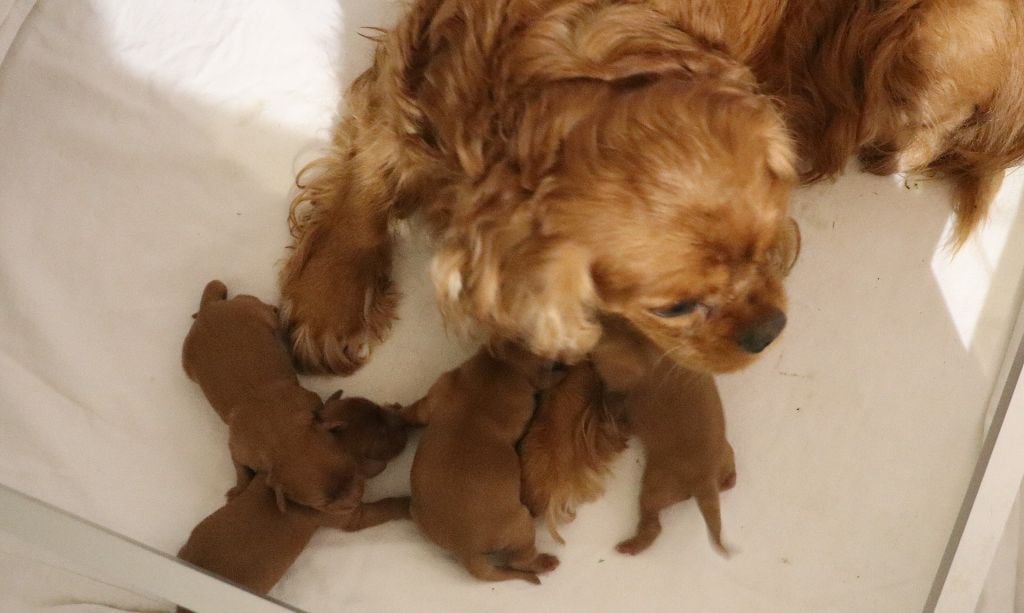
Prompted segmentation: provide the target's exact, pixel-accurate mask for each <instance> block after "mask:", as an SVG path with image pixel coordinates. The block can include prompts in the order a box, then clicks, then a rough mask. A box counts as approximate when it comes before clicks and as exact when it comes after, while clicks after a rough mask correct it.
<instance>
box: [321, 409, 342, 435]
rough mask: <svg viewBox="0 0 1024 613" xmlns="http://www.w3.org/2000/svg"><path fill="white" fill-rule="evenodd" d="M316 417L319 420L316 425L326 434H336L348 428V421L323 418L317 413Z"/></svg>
mask: <svg viewBox="0 0 1024 613" xmlns="http://www.w3.org/2000/svg"><path fill="white" fill-rule="evenodd" d="M317 417H318V418H319V419H318V421H317V423H318V425H319V426H320V427H321V428H323V429H324V430H327V431H328V432H333V433H335V434H337V433H339V432H341V431H342V430H344V429H345V428H347V427H348V420H346V419H343V418H341V417H331V416H329V415H328V416H324V415H321V414H320V413H317Z"/></svg>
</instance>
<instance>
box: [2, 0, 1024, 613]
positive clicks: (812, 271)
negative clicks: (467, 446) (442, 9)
mask: <svg viewBox="0 0 1024 613" xmlns="http://www.w3.org/2000/svg"><path fill="white" fill-rule="evenodd" d="M30 5H31V3H26V2H23V1H21V0H0V56H2V54H3V51H4V48H5V47H4V44H3V43H4V42H5V40H7V37H8V36H11V35H12V34H13V33H12V26H11V24H12V23H14V22H13V21H3V19H4V17H5V10H4V9H5V8H8V9H9V12H7V13H6V14H7V15H11V14H14V13H13V11H19V10H20V11H22V14H23V13H24V12H26V9H27V7H28V6H30ZM397 12H398V9H397V8H396V7H395V6H394V5H392V3H390V2H387V3H384V2H381V3H374V2H366V1H365V0H341V1H340V2H338V1H337V0H306V1H305V2H302V3H295V2H288V1H286V0H278V1H273V0H260V1H257V2H252V3H242V2H236V1H230V0H220V1H207V2H202V3H186V2H159V1H157V0H147V1H145V2H141V1H140V2H124V1H118V0H90V1H88V2H87V1H85V0H81V1H77V2H57V1H44V2H40V3H38V5H37V6H35V8H34V9H33V10H32V13H31V14H29V16H28V19H27V20H26V21H25V23H24V25H23V26H22V27H21V29H20V32H18V34H17V37H16V38H13V44H12V45H11V47H10V50H9V52H8V53H7V55H6V57H5V58H4V59H3V62H2V64H0V146H2V153H0V339H3V340H2V341H0V482H3V483H5V484H7V485H10V486H12V487H15V488H17V489H20V490H22V491H24V492H27V493H29V494H31V495H33V496H36V497H39V498H42V499H43V500H46V501H48V502H51V503H53V504H56V505H58V506H61V507H63V508H65V509H68V510H70V511H72V512H74V513H78V514H80V515H82V516H84V517H86V518H87V519H90V520H93V521H96V522H98V523H100V524H102V525H105V526H108V527H110V528H112V529H114V530H117V531H119V532H122V533H124V534H126V535H128V536H130V537H132V538H135V539H138V540H141V541H143V542H145V543H148V544H151V545H153V546H155V547H157V548H160V549H162V550H165V551H168V552H174V551H176V550H177V548H178V547H179V546H180V545H181V544H182V543H183V541H184V539H185V538H186V537H187V535H188V533H189V530H190V529H191V527H192V526H193V525H194V524H195V523H197V522H198V521H199V520H200V519H201V518H202V517H204V516H205V515H206V514H208V513H210V512H211V511H213V510H214V509H215V508H216V507H217V506H219V505H220V504H221V502H222V500H223V494H224V492H225V491H226V489H227V488H228V487H229V485H230V483H231V480H232V476H233V473H232V470H231V466H230V463H229V461H228V453H227V446H226V432H225V429H224V426H223V425H222V423H221V422H220V420H219V419H218V418H217V416H216V414H215V413H214V412H213V411H212V410H211V409H210V408H209V407H208V405H207V404H206V402H205V401H204V399H203V398H202V396H201V394H200V392H199V390H198V388H197V387H196V386H194V385H193V384H192V383H191V382H189V381H188V380H187V378H186V377H185V375H184V374H183V373H182V371H181V368H180V364H179V351H180V343H181V340H182V338H183V336H184V334H185V332H186V331H187V329H188V326H189V324H190V322H191V320H190V318H189V315H190V314H191V313H192V312H193V311H194V310H195V306H196V304H197V300H198V295H199V292H200V290H201V289H202V286H203V284H204V283H205V282H206V281H207V280H209V279H211V278H215V277H216V278H221V279H223V280H224V281H225V282H226V283H227V284H228V287H229V289H230V290H232V291H233V292H234V291H243V292H246V293H253V294H256V295H259V296H262V297H264V298H265V299H267V300H274V299H276V296H277V288H276V265H277V263H278V262H279V260H280V258H282V256H283V255H284V253H285V246H286V245H287V243H288V236H287V230H286V225H285V215H286V208H287V201H288V197H289V193H290V192H289V190H290V186H291V184H292V180H293V177H294V173H295V170H296V169H297V168H298V167H300V166H301V164H302V162H303V161H304V160H307V159H309V158H310V157H311V156H312V155H314V154H315V151H316V148H317V147H318V146H319V144H320V143H322V142H323V140H324V139H325V138H326V135H327V133H328V132H327V130H328V128H329V126H330V122H331V117H332V114H333V111H334V108H335V106H336V104H337V103H338V98H339V94H340V92H341V90H342V85H341V84H342V83H344V82H347V81H348V80H349V79H350V78H351V77H352V76H354V75H355V74H357V73H358V71H359V70H361V69H362V68H363V67H365V65H366V64H367V62H368V60H369V53H370V44H369V43H368V42H367V41H366V40H364V39H362V38H360V37H359V36H357V28H358V27H359V26H364V25H369V26H374V25H386V24H388V23H390V22H391V20H392V19H393V18H394V15H396V14H397ZM15 29H16V28H15ZM912 187H913V189H907V188H906V187H905V186H904V185H903V184H902V183H900V182H899V181H898V180H895V179H893V178H875V177H868V176H864V175H860V174H857V173H855V172H853V171H852V170H851V173H850V174H849V175H848V176H846V177H845V178H843V179H842V180H841V181H839V182H838V183H836V184H833V185H824V186H819V187H815V188H813V189H809V190H804V191H802V192H801V193H800V194H799V195H798V197H797V201H796V204H795V215H796V217H797V218H798V220H799V221H800V222H801V224H802V228H803V233H804V253H803V257H802V260H801V262H800V263H799V265H798V267H797V269H796V270H795V272H794V275H793V277H792V279H791V283H790V288H791V308H790V327H789V329H788V331H787V332H786V334H785V336H784V337H783V339H782V340H781V341H780V342H779V343H777V344H776V345H775V346H773V348H772V349H771V350H770V351H768V352H767V354H766V355H765V357H764V359H763V360H761V361H760V362H759V363H758V364H757V365H756V366H755V367H753V368H751V369H750V370H748V371H746V372H743V373H740V374H736V375H731V376H728V377H723V378H721V386H722V391H723V396H724V400H725V402H726V410H727V418H728V420H729V434H730V438H731V440H732V443H733V445H734V446H735V448H736V452H737V459H738V467H739V484H738V486H737V488H736V489H735V490H733V491H731V492H729V493H727V494H725V495H724V498H723V514H724V518H723V519H724V526H725V534H726V538H727V540H728V541H729V542H730V543H732V544H733V545H734V546H735V547H736V548H737V549H738V550H739V552H740V553H739V554H738V555H736V556H734V557H733V559H731V560H728V561H727V560H724V559H722V558H720V557H718V556H717V555H716V554H715V553H714V552H713V551H712V549H711V547H710V546H709V545H708V542H707V539H706V537H705V534H704V528H703V525H702V523H701V520H700V518H699V514H698V513H697V511H696V509H695V508H694V507H693V506H692V505H690V504H684V505H680V506H679V507H677V508H675V509H673V510H672V511H670V512H668V513H666V515H665V517H664V523H665V526H666V529H665V531H664V533H663V535H662V536H661V538H660V539H659V541H658V542H657V543H656V544H655V545H654V547H653V548H652V549H651V550H650V551H649V552H647V553H645V554H644V555H642V556H640V557H638V558H635V559H633V558H625V557H622V556H620V555H618V554H616V553H615V552H614V551H613V549H612V547H613V545H614V544H615V543H616V542H617V541H618V540H619V539H620V538H622V537H624V536H626V535H628V534H630V533H631V529H632V527H633V522H634V521H635V511H634V507H635V496H636V493H637V489H638V486H637V478H638V476H639V474H640V470H641V465H640V463H641V461H640V459H639V456H638V454H637V453H636V450H635V445H634V448H633V449H630V450H629V452H627V453H626V454H625V455H623V457H622V458H621V459H620V461H619V462H618V463H617V464H616V471H615V477H614V479H612V480H611V482H610V483H609V491H608V495H607V496H606V497H605V498H604V499H603V500H601V501H600V502H598V503H596V504H593V505H591V506H588V507H585V508H583V509H581V512H580V514H579V518H578V519H577V521H576V522H575V524H573V525H572V526H570V527H568V528H567V529H566V530H565V531H564V532H563V534H564V536H565V537H566V538H567V540H568V544H567V545H566V546H564V547H557V546H555V545H554V544H553V543H552V541H551V540H550V538H548V537H547V535H541V537H540V542H541V543H542V549H547V550H549V551H552V552H554V553H556V554H558V555H559V556H560V557H561V559H562V566H561V567H560V568H559V569H558V570H557V571H556V572H554V573H553V574H551V575H550V576H549V577H546V578H545V581H544V585H543V586H541V587H533V586H528V585H526V584H522V585H519V584H514V583H506V584H501V585H485V584H481V583H477V582H475V581H473V580H471V579H470V578H469V577H468V575H467V574H466V573H465V572H464V571H463V570H462V569H461V568H460V567H458V566H456V565H455V564H454V563H452V562H451V561H450V560H449V559H447V557H446V555H445V554H444V553H443V552H441V551H439V550H438V549H436V548H434V547H433V546H431V545H429V544H427V543H426V542H425V541H424V540H423V539H421V538H420V537H419V536H418V534H417V533H416V531H415V529H414V527H413V526H412V525H411V524H404V523H403V524H393V525H387V526H383V527H381V528H377V529H373V530H368V531H365V532H362V533H357V534H341V533H332V532H327V531H321V532H320V533H318V534H317V535H316V537H315V538H314V540H313V543H312V544H311V545H310V547H309V548H308V550H307V551H306V552H305V553H304V554H303V556H302V557H301V558H300V559H299V561H298V562H297V563H296V565H295V566H294V568H293V569H292V570H291V572H290V573H289V574H288V575H287V576H286V577H285V579H284V580H283V581H282V582H281V584H280V585H279V586H278V587H277V588H276V589H275V591H274V592H273V595H275V596H277V597H279V598H281V599H283V600H285V601H288V602H290V603H294V604H296V605H298V606H300V607H302V608H306V609H309V610H315V611H346V612H348V611H409V610H415V611H428V610H439V611H440V610H489V611H505V610H508V611H512V610H517V611H524V610H528V611H566V610H586V611H623V610H629V609H633V608H635V609H637V610H645V611H660V610H665V611H669V610H673V611H676V610H699V611H709V612H714V611H723V612H733V611H768V612H770V611H780V612H782V611H785V612H793V611H816V612H817V611H876V612H881V611H894V612H896V611H898V612H905V611H909V610H916V609H918V608H920V606H921V605H922V604H923V602H924V598H925V596H926V593H927V590H928V587H929V585H930V583H931V580H932V576H933V574H934V572H935V569H936V566H937V564H938V561H939V557H940V555H941V552H942V549H943V547H944V545H945V542H946V538H947V534H948V532H949V530H950V529H951V527H952V525H953V520H954V518H955V516H956V512H957V510H958V508H959V504H960V499H961V497H962V494H963V492H964V489H965V487H966V484H967V482H968V479H969V477H970V473H971V470H972V469H973V465H974V460H975V457H976V455H977V452H978V449H979V442H980V435H981V432H982V428H983V423H984V407H985V402H986V400H987V398H988V394H989V391H990V388H991V385H992V382H993V378H994V377H995V375H996V370H997V369H998V365H999V360H1000V358H1001V356H1002V351H1003V344H1004V343H1005V337H1006V333H1007V327H1008V325H1009V319H1010V314H1011V313H1013V312H1014V311H1015V309H1016V306H1017V304H1018V301H1019V291H1018V290H1019V287H1020V283H1021V278H1020V277H1021V270H1022V269H1024V266H1022V264H1024V240H1021V239H1022V238H1024V222H1022V220H1021V218H1020V216H1019V215H1018V209H1019V203H1020V195H1021V193H1022V181H1021V179H1020V177H1018V176H1013V177H1011V178H1010V179H1009V180H1008V181H1007V184H1006V186H1005V187H1004V189H1003V192H1002V194H1001V196H1000V199H999V202H998V205H997V209H996V211H995V212H994V214H993V217H992V220H991V222H990V223H989V224H988V226H987V227H986V229H985V232H984V233H983V235H982V236H981V237H980V238H979V240H976V241H973V242H972V243H970V244H969V245H968V246H967V247H966V248H965V249H964V250H963V251H962V252H961V254H960V255H959V256H958V257H957V258H956V259H955V260H952V261H951V260H950V258H949V256H948V254H946V253H945V252H942V251H941V250H940V251H938V252H936V250H937V248H939V247H941V245H942V242H943V240H944V238H943V232H944V231H945V229H946V223H947V217H948V207H947V204H946V203H947V195H946V191H945V188H944V187H943V186H942V185H937V184H923V185H921V186H912ZM402 254H403V257H402V258H401V262H400V264H399V268H400V272H399V277H400V284H401V287H402V289H403V290H404V291H405V293H406V297H405V300H404V302H403V306H402V311H401V316H402V320H401V322H400V323H399V324H398V326H397V328H396V330H395V333H394V335H393V336H392V338H391V340H390V341H389V342H388V343H386V344H385V345H384V346H382V347H381V348H380V350H379V351H378V352H377V353H376V354H375V357H374V359H373V361H372V362H371V364H370V365H369V366H368V367H367V368H365V369H364V370H363V371H361V372H360V373H358V374H357V375H356V376H354V377H351V378H348V379H323V378H320V379H307V380H306V381H307V383H308V384H309V385H310V386H311V387H313V388H314V389H316V390H318V391H320V392H324V393H327V392H330V391H333V390H334V389H336V388H337V387H343V388H344V389H345V390H346V392H347V393H350V394H362V395H366V396H369V397H371V398H374V399H377V400H380V401H399V402H408V401H411V400H414V399H415V398H416V397H418V395H420V394H422V393H423V392H424V391H425V390H426V388H427V386H428V385H429V384H430V383H431V382H432V380H433V379H434V378H435V377H436V376H437V375H438V374H439V373H440V372H442V371H443V370H445V369H447V368H449V367H451V366H453V365H455V364H456V363H458V362H459V361H460V359H461V357H462V356H463V355H465V352H466V350H467V349H468V348H466V347H460V345H459V343H457V342H455V341H454V340H451V339H448V338H447V337H446V336H445V334H444V331H443V328H442V326H441V322H440V318H439V316H438V314H437V311H436V308H435V306H434V304H433V300H432V291H431V289H430V286H429V281H428V279H427V276H426V266H427V258H428V254H429V248H428V246H427V245H425V244H423V243H422V242H419V241H406V242H405V243H403V247H402ZM410 459H411V449H410V450H408V451H407V452H406V454H405V455H404V456H403V457H402V459H401V461H398V462H396V463H395V464H394V465H393V466H392V467H391V468H389V470H388V472H387V473H385V475H384V476H383V477H382V478H381V479H379V480H378V481H377V482H375V484H374V486H373V487H372V488H371V492H370V495H371V496H372V495H378V494H385V493H387V494H390V493H397V492H401V491H405V490H406V488H407V487H408V480H407V472H408V467H409V461H410ZM993 529H994V530H999V529H1001V527H1000V526H994V527H993ZM0 561H2V565H0V577H5V578H6V579H7V584H6V585H5V584H4V583H0V591H4V592H6V593H7V594H8V595H10V594H16V593H17V592H18V590H22V591H24V590H27V589H28V588H26V587H25V586H26V585H28V582H27V581H24V580H17V581H16V580H14V579H12V577H14V576H15V575H13V574H10V573H5V572H3V568H4V566H7V567H13V566H17V565H18V562H17V558H16V557H13V556H6V557H0ZM22 574H23V573H22ZM18 576H21V575H18ZM2 581H4V580H3V579H0V582H2ZM67 589H70V588H67ZM33 593H34V592H33ZM50 596H51V597H52V596H56V594H50ZM9 597H10V596H9ZM77 598H79V600H80V599H81V598H86V599H91V598H93V596H88V597H86V596H80V597H77ZM28 600H30V599H29V598H28V597H25V598H23V599H22V600H18V601H17V602H22V603H24V602H27V601H28ZM50 600H51V601H52V600H53V598H50ZM72 600H74V598H72ZM101 600H102V599H101ZM11 602H14V601H11ZM0 604H2V601H0Z"/></svg>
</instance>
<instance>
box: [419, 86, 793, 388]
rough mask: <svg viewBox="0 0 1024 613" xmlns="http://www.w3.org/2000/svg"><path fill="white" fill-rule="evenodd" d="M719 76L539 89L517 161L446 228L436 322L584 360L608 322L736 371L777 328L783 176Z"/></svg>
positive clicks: (778, 129) (779, 142)
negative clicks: (459, 323) (440, 314)
mask: <svg viewBox="0 0 1024 613" xmlns="http://www.w3.org/2000/svg"><path fill="white" fill-rule="evenodd" d="M712 73H713V74H712ZM724 74H726V75H728V76H722V74H720V73H718V72H715V71H710V72H709V74H707V75H703V76H701V75H694V74H692V73H688V74H687V75H686V76H685V78H676V77H677V76H678V75H676V76H673V75H672V74H671V73H669V74H657V75H632V76H630V77H628V78H624V79H622V80H619V81H586V82H567V83H564V84H561V85H558V86H550V87H548V88H547V89H546V90H544V91H543V93H541V94H538V97H539V98H541V99H542V100H541V101H540V102H535V103H532V106H530V105H528V106H527V109H526V110H525V111H523V112H522V116H521V117H519V119H518V129H519V130H520V135H519V139H518V141H517V142H516V143H515V145H514V147H515V154H514V161H512V162H509V163H507V164H504V165H499V166H497V167H496V168H495V169H494V170H493V171H492V172H491V173H490V174H489V175H488V176H487V177H486V178H485V179H484V180H482V181H480V182H478V183H477V184H475V185H474V186H473V188H472V189H473V190H475V191H474V192H473V196H474V197H475V198H476V199H475V200H473V198H472V197H470V198H468V199H469V201H470V202H472V203H473V204H472V206H470V207H467V208H466V211H465V212H460V211H459V210H456V211H455V215H453V217H452V222H451V223H450V224H449V225H450V227H451V230H450V231H449V234H448V235H447V236H446V237H445V242H444V244H443V246H442V250H441V252H440V253H439V255H438V257H437V259H436V260H435V266H434V280H435V283H436V285H437V288H438V292H439V295H440V298H441V302H442V305H443V306H444V307H445V308H446V310H447V311H448V314H449V315H452V314H454V315H455V319H456V320H458V319H459V316H460V315H461V316H464V317H463V318H464V319H469V320H473V321H476V322H480V323H482V324H483V325H484V326H485V327H486V328H488V329H489V330H490V331H491V332H497V334H498V336H502V337H506V338H518V339H521V340H522V341H523V342H524V344H525V345H526V346H527V347H528V348H529V349H530V350H531V351H533V352H535V353H537V354H539V355H542V356H545V357H549V358H552V359H556V360H564V361H574V360H576V359H579V358H580V357H582V355H584V354H586V353H587V352H588V351H590V350H591V349H592V348H593V347H594V345H595V344H596V343H597V341H598V339H599V337H600V334H601V327H600V325H599V323H598V317H599V315H600V314H601V313H610V314H614V315H617V316H620V317H623V318H625V319H626V320H628V321H629V322H630V323H632V324H633V326H635V327H636V328H637V329H638V330H640V331H641V332H642V333H643V334H644V335H645V336H647V337H648V338H649V339H650V340H652V341H653V342H654V343H655V344H657V345H658V346H659V347H660V348H661V349H662V350H663V351H664V352H665V353H667V354H669V355H671V356H672V357H673V358H674V359H676V360H677V361H678V362H680V363H681V364H683V365H685V366H687V367H689V368H692V369H695V370H701V371H714V372H723V371H730V370H734V369H737V368H740V367H742V366H744V365H746V364H748V363H750V362H751V361H752V360H753V359H754V357H755V356H756V355H757V354H758V353H759V352H760V351H761V350H763V349H764V348H765V347H766V346H767V345H768V344H769V343H771V341H772V340H773V339H774V338H776V337H777V336H778V335H779V333H780V332H781V331H782V328H783V327H784V326H785V323H786V317H785V310H786V300H785V294H784V291H783V287H782V282H781V279H782V276H783V273H782V271H780V270H778V266H776V265H774V264H775V262H776V260H777V259H778V251H779V248H780V247H779V245H780V243H781V242H783V241H784V240H785V236H786V233H787V232H788V230H789V228H790V225H789V224H790V222H789V220H788V216H787V208H788V200H789V195H790V192H791V190H792V188H793V187H794V185H795V181H796V174H795V171H794V168H793V150H792V146H791V143H790V139H789V138H788V135H787V133H786V131H785V128H784V125H783V122H782V120H781V118H780V116H779V115H778V113H777V112H776V110H775V108H774V106H773V105H772V103H771V101H770V100H768V99H767V98H766V97H764V96H761V95H759V94H757V93H756V92H755V89H754V85H753V81H752V79H751V78H750V77H749V74H747V73H746V72H744V71H736V70H734V71H732V72H731V73H730V72H728V71H726V73H724ZM534 109H536V110H535V112H534ZM531 112H532V113H533V114H531Z"/></svg>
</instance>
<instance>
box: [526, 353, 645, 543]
mask: <svg viewBox="0 0 1024 613" xmlns="http://www.w3.org/2000/svg"><path fill="white" fill-rule="evenodd" d="M619 417H621V415H616V414H613V413H612V412H611V411H609V410H608V409H607V407H606V406H605V401H604V386H603V385H602V384H601V379H600V378H599V377H598V375H597V371H596V370H594V366H593V365H592V364H591V363H590V362H581V363H579V364H576V365H575V366H573V367H572V368H571V369H570V370H569V372H568V374H567V375H566V377H565V379H564V380H563V381H562V382H561V383H559V384H558V385H556V386H554V387H552V388H551V389H549V390H546V391H544V392H542V393H541V396H540V400H539V402H538V406H537V411H536V414H535V415H534V417H533V421H532V422H531V423H530V427H529V430H528V431H527V432H526V435H525V436H523V440H522V441H520V442H519V461H520V464H521V465H522V472H523V494H522V498H523V504H525V505H526V507H527V508H528V509H530V513H531V514H532V515H533V516H534V517H543V518H544V521H545V524H546V525H547V528H548V532H550V533H551V536H552V537H554V539H555V540H556V541H558V542H559V543H564V542H565V541H564V540H563V539H562V536H561V535H560V534H559V533H558V524H564V523H568V522H570V521H572V520H573V519H575V517H576V507H577V506H579V505H581V504H583V503H586V502H590V501H592V500H596V499H597V498H598V497H599V496H601V494H603V493H604V483H603V477H604V476H605V474H607V473H608V463H609V462H610V461H611V460H612V458H614V457H615V456H616V455H618V454H619V453H620V452H621V451H622V450H623V449H625V448H626V437H627V434H626V432H625V429H624V428H623V427H622V424H620V420H619V419H618V418H619Z"/></svg>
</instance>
